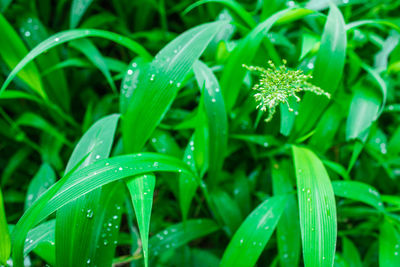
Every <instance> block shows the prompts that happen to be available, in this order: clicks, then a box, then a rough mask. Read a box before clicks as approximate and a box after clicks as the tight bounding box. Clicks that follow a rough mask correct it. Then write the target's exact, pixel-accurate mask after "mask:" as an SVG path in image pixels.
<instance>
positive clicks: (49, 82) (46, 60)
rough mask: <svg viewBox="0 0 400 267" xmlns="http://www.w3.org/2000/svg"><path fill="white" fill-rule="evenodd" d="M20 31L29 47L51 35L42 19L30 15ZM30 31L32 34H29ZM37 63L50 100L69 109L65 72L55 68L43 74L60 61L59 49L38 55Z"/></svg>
mask: <svg viewBox="0 0 400 267" xmlns="http://www.w3.org/2000/svg"><path fill="white" fill-rule="evenodd" d="M20 31H21V32H22V33H23V34H22V38H23V39H24V41H25V43H26V44H27V46H28V49H33V48H34V47H35V46H36V45H38V44H39V43H40V42H42V41H43V40H45V39H46V38H47V37H48V36H49V35H48V33H47V31H46V28H45V26H43V24H42V23H41V22H40V20H39V19H37V18H32V17H28V18H27V19H24V20H23V21H22V24H21V27H20ZM28 32H29V33H30V34H27V33H28ZM26 53H28V52H26ZM26 53H25V54H26ZM25 54H24V56H25ZM21 58H22V57H21ZM36 63H37V66H38V68H39V69H40V71H41V74H42V80H43V85H44V90H45V92H46V95H47V96H48V97H49V100H51V101H54V102H55V103H56V104H57V105H59V106H60V107H62V108H63V109H64V110H69V104H70V103H69V102H70V96H69V92H68V85H67V79H66V76H65V75H64V72H63V71H62V70H54V71H53V72H52V74H51V75H47V76H44V75H43V71H44V70H46V69H48V68H51V67H52V66H55V65H57V64H59V63H60V59H59V56H58V53H57V50H51V51H47V53H46V54H45V55H42V56H39V57H37V58H36Z"/></svg>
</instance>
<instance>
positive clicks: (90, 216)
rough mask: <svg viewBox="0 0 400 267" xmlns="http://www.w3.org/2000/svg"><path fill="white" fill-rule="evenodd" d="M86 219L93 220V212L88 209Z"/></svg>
mask: <svg viewBox="0 0 400 267" xmlns="http://www.w3.org/2000/svg"><path fill="white" fill-rule="evenodd" d="M86 218H89V219H91V218H93V210H91V209H88V210H87V211H86Z"/></svg>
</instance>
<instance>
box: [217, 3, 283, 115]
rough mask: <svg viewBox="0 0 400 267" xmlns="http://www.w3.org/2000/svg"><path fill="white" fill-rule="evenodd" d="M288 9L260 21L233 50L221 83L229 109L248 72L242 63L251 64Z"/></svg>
mask: <svg viewBox="0 0 400 267" xmlns="http://www.w3.org/2000/svg"><path fill="white" fill-rule="evenodd" d="M287 11H288V9H285V10H283V11H280V12H277V13H275V14H274V15H272V16H271V17H269V18H268V19H266V20H265V21H263V22H261V23H259V24H258V25H257V26H256V27H255V28H254V29H253V30H252V31H251V32H250V33H248V34H247V35H246V37H245V38H244V39H243V40H241V41H240V43H239V44H238V45H237V46H236V47H235V49H234V50H233V51H232V53H231V55H230V56H229V59H228V61H227V63H226V65H225V67H224V71H223V72H222V76H221V83H220V84H221V88H222V94H223V96H224V100H225V101H224V102H225V106H226V109H227V111H230V110H232V108H233V106H234V105H235V103H236V100H237V97H238V96H239V92H240V88H241V86H242V81H243V78H244V76H245V74H246V69H245V68H243V67H242V64H246V65H251V61H252V60H253V58H254V57H255V55H256V52H257V49H258V48H259V46H260V44H261V42H262V40H263V39H264V38H265V35H266V34H267V33H268V31H269V29H270V28H271V27H272V26H273V25H274V23H275V22H276V21H277V20H278V19H279V18H280V17H281V16H282V15H283V14H285V13H286V12H287Z"/></svg>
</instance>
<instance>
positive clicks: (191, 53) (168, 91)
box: [123, 22, 226, 152]
mask: <svg viewBox="0 0 400 267" xmlns="http://www.w3.org/2000/svg"><path fill="white" fill-rule="evenodd" d="M224 25H226V23H225V22H213V23H207V24H204V25H200V26H197V27H195V28H193V29H190V30H188V31H186V32H184V33H183V34H181V35H180V36H179V37H177V38H176V39H174V40H173V41H172V42H170V43H169V44H168V45H167V46H166V47H164V48H163V49H162V50H161V51H160V52H159V53H158V54H157V55H156V57H155V59H154V60H153V62H152V63H151V64H150V66H149V68H148V70H147V72H146V73H142V74H141V76H140V77H139V83H138V86H137V88H136V89H135V90H134V91H133V92H132V98H131V103H129V106H128V110H127V112H126V113H125V115H124V121H123V140H124V146H125V151H129V152H137V151H140V149H141V148H142V147H143V145H144V144H145V142H146V141H147V139H148V138H149V137H150V135H151V133H152V132H153V131H154V129H155V127H156V126H157V124H158V123H159V122H160V121H161V119H162V118H163V117H164V115H165V113H166V112H167V110H168V109H169V107H170V106H171V104H172V102H173V100H174V98H175V96H176V94H177V92H178V90H179V88H180V85H181V82H182V80H183V78H184V77H185V75H186V74H187V73H188V72H189V70H190V68H191V67H192V65H193V63H194V62H195V61H196V60H197V59H198V58H199V57H200V55H201V54H202V53H203V51H204V49H205V48H206V47H207V45H208V44H209V42H210V41H211V40H212V38H213V37H214V36H215V34H216V33H217V32H218V31H219V30H220V29H221V28H222V27H223V26H224Z"/></svg>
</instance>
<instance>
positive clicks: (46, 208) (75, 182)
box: [12, 153, 192, 265]
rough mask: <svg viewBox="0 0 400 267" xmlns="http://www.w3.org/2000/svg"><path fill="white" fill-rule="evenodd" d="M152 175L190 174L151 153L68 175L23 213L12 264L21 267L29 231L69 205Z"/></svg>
mask: <svg viewBox="0 0 400 267" xmlns="http://www.w3.org/2000/svg"><path fill="white" fill-rule="evenodd" d="M155 171H166V172H182V173H183V172H185V173H188V174H192V172H191V170H190V169H189V168H188V167H187V165H185V164H184V163H182V162H181V161H180V160H177V159H176V158H173V157H169V156H164V155H160V154H155V153H143V154H132V155H125V156H118V157H113V158H110V159H104V160H99V161H97V162H95V163H93V164H91V165H89V166H87V167H84V168H82V169H80V170H77V171H75V172H73V173H68V174H67V175H66V176H64V177H63V178H62V179H61V180H59V181H58V182H57V183H55V184H54V186H52V187H51V188H50V189H49V190H47V191H46V192H45V193H44V194H42V196H41V197H40V198H39V199H38V200H37V201H36V202H35V203H34V204H33V205H32V206H31V207H30V208H29V209H28V210H27V211H26V212H25V214H24V215H23V216H22V217H21V219H20V220H19V221H18V223H17V225H16V227H15V229H14V231H13V235H12V237H13V244H14V247H13V254H12V255H13V260H14V262H15V264H20V265H22V263H23V258H22V253H23V243H24V239H25V236H26V234H27V232H28V231H29V229H30V228H31V227H32V226H34V225H36V224H37V223H39V222H41V221H42V220H43V219H45V218H46V217H47V216H49V215H50V214H52V213H53V212H54V211H56V210H58V209H59V208H61V207H63V206H65V205H67V204H68V203H70V202H71V201H73V200H75V199H77V198H79V197H81V196H83V195H85V194H87V193H89V192H92V191H93V190H95V189H97V188H100V187H101V186H104V185H106V184H109V183H111V182H114V181H118V180H121V179H124V178H127V177H131V176H135V175H140V174H145V173H149V172H155Z"/></svg>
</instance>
